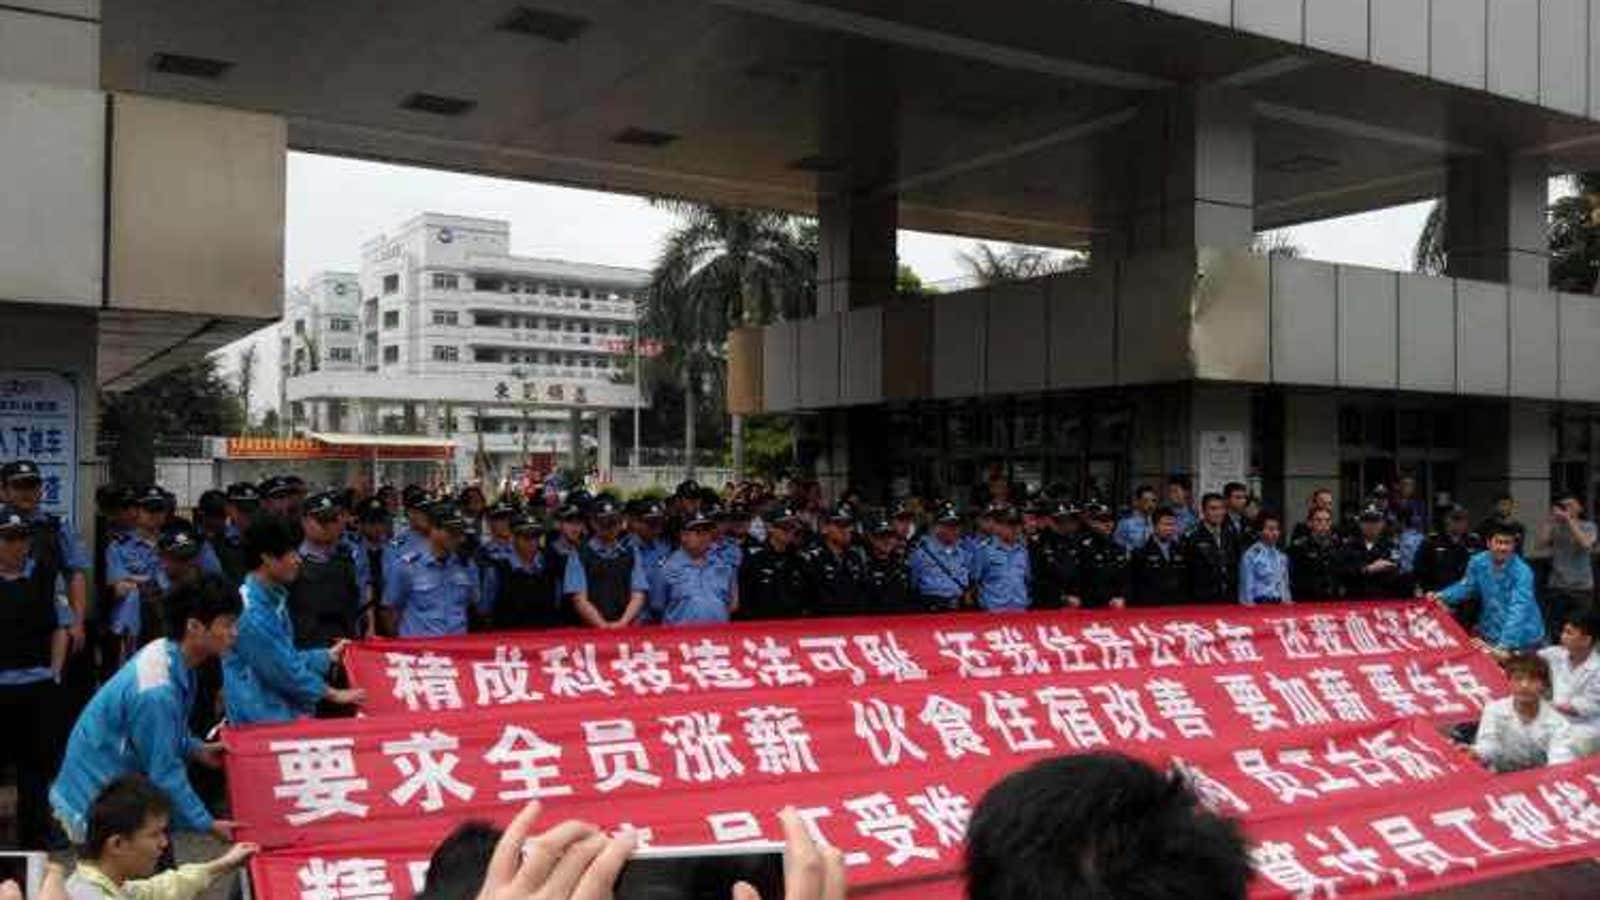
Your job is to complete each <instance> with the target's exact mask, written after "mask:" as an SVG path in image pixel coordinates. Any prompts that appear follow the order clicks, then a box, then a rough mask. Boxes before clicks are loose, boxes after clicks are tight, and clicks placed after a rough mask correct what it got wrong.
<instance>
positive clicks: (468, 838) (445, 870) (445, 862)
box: [417, 819, 501, 900]
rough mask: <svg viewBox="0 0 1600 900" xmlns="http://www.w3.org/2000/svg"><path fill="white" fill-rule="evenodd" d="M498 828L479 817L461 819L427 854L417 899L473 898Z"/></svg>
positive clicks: (480, 881) (495, 841)
mask: <svg viewBox="0 0 1600 900" xmlns="http://www.w3.org/2000/svg"><path fill="white" fill-rule="evenodd" d="M500 835H501V832H500V829H498V828H496V827H494V826H493V825H490V824H489V823H488V822H484V821H482V820H479V819H473V820H469V821H466V822H462V823H461V824H460V825H457V826H456V830H454V831H452V832H450V834H449V836H448V837H446V838H445V839H444V840H443V841H441V842H440V843H439V846H438V847H435V848H434V850H433V856H431V857H429V858H428V878H427V881H426V882H425V883H424V884H423V888H422V891H421V893H419V894H417V900H473V898H474V897H477V896H478V892H479V891H480V890H482V888H483V876H484V874H485V873H487V872H488V871H489V859H490V857H492V856H494V847H495V844H498V843H499V842H500Z"/></svg>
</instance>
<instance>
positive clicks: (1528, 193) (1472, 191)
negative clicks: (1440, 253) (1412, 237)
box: [1445, 154, 1550, 288]
mask: <svg viewBox="0 0 1600 900" xmlns="http://www.w3.org/2000/svg"><path fill="white" fill-rule="evenodd" d="M1549 182H1550V169H1549V164H1548V161H1546V160H1545V159H1543V158H1539V157H1521V156H1508V155H1504V154H1491V155H1485V156H1480V157H1467V158H1461V159H1454V160H1451V161H1450V164H1449V170H1448V177H1447V190H1448V193H1447V194H1446V203H1445V208H1446V215H1445V250H1446V261H1447V262H1446V272H1447V274H1449V275H1451V276H1453V277H1456V278H1473V279H1477V280H1479V281H1495V282H1500V283H1503V284H1510V285H1515V286H1517V287H1528V288H1544V287H1546V286H1548V285H1549V283H1550V247H1549V240H1548V238H1547V236H1546V234H1545V214H1546V209H1547V207H1548V206H1549V202H1550V201H1549V189H1550V188H1549Z"/></svg>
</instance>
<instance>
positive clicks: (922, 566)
mask: <svg viewBox="0 0 1600 900" xmlns="http://www.w3.org/2000/svg"><path fill="white" fill-rule="evenodd" d="M910 564H911V587H912V589H913V590H915V591H916V592H917V595H918V596H919V597H920V598H921V603H922V606H923V607H924V608H926V609H929V610H933V611H941V610H945V611H948V610H953V609H959V608H961V607H963V606H970V605H971V603H972V601H973V597H974V594H973V590H972V585H973V580H972V567H973V558H972V552H971V550H970V548H969V547H968V546H967V544H966V543H965V542H964V541H963V540H962V539H961V512H960V510H958V509H956V507H955V504H953V503H946V504H943V505H941V506H940V507H939V509H938V511H937V512H935V513H934V517H933V530H932V532H931V533H929V534H925V535H923V536H922V537H920V538H918V539H917V541H916V542H915V544H913V546H912V549H911V554H910Z"/></svg>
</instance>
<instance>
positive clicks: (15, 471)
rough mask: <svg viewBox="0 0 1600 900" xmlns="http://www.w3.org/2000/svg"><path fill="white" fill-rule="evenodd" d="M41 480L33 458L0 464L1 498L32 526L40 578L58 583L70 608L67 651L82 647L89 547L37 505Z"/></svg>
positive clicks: (67, 526) (34, 555)
mask: <svg viewBox="0 0 1600 900" xmlns="http://www.w3.org/2000/svg"><path fill="white" fill-rule="evenodd" d="M43 498H44V479H43V476H42V475H41V474H40V472H39V466H38V464H37V463H35V462H34V461H33V460H28V459H19V460H15V461H12V462H9V463H6V464H5V465H3V466H0V500H3V501H4V502H5V503H7V504H9V505H10V506H11V508H12V509H14V510H16V511H17V512H18V513H19V514H20V515H21V516H22V518H23V519H24V520H26V521H27V522H28V524H29V525H30V526H32V528H33V541H32V550H31V558H32V559H33V562H34V566H35V567H36V568H37V569H38V570H39V573H40V575H39V577H40V578H43V579H46V580H50V581H53V582H58V584H57V586H58V588H59V589H60V590H61V592H62V593H64V594H65V595H66V598H67V607H68V608H69V609H71V610H72V625H71V626H70V627H69V628H68V630H67V631H68V638H69V641H68V643H69V648H68V652H69V654H75V653H77V652H79V651H80V650H82V649H83V647H84V642H85V632H84V627H85V619H86V617H87V616H88V603H89V574H88V573H89V568H90V557H89V548H88V546H87V545H86V544H84V542H83V539H82V538H81V537H80V536H79V535H78V533H77V532H75V531H74V530H73V529H72V527H71V526H70V525H68V524H67V523H66V522H64V521H62V520H61V519H59V518H57V517H56V516H53V515H51V514H49V513H47V512H45V511H44V510H43V509H42V508H40V503H41V501H42V500H43Z"/></svg>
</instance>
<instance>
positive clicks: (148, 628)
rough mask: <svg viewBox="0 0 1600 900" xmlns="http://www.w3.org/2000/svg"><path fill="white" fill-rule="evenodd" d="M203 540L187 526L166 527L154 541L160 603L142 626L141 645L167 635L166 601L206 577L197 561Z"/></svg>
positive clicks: (156, 579)
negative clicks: (158, 564)
mask: <svg viewBox="0 0 1600 900" xmlns="http://www.w3.org/2000/svg"><path fill="white" fill-rule="evenodd" d="M204 545H205V542H204V541H202V540H201V539H200V537H199V535H197V534H196V533H195V532H194V529H193V528H191V527H189V526H188V525H183V527H179V528H168V529H167V530H166V531H164V532H162V533H161V537H159V538H157V539H156V553H157V556H158V557H159V559H160V562H161V565H160V566H159V567H158V568H157V569H156V574H155V581H156V588H157V591H158V592H159V595H160V596H161V598H162V602H161V604H160V605H158V606H157V607H156V608H155V609H154V615H153V616H151V620H150V621H146V622H144V623H142V624H143V626H144V629H143V630H144V634H143V635H142V637H143V638H144V640H141V642H140V643H141V644H143V643H146V642H147V641H152V640H155V639H156V638H158V637H160V636H161V635H164V634H166V633H167V625H168V621H167V619H168V610H167V603H166V598H168V597H171V596H172V592H173V591H175V590H177V589H178V588H180V587H185V586H188V585H194V584H198V583H199V582H200V579H201V578H202V577H204V576H206V575H208V574H214V573H208V572H206V571H205V570H204V568H203V567H202V564H201V562H200V558H201V553H202V548H203V547H204Z"/></svg>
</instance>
